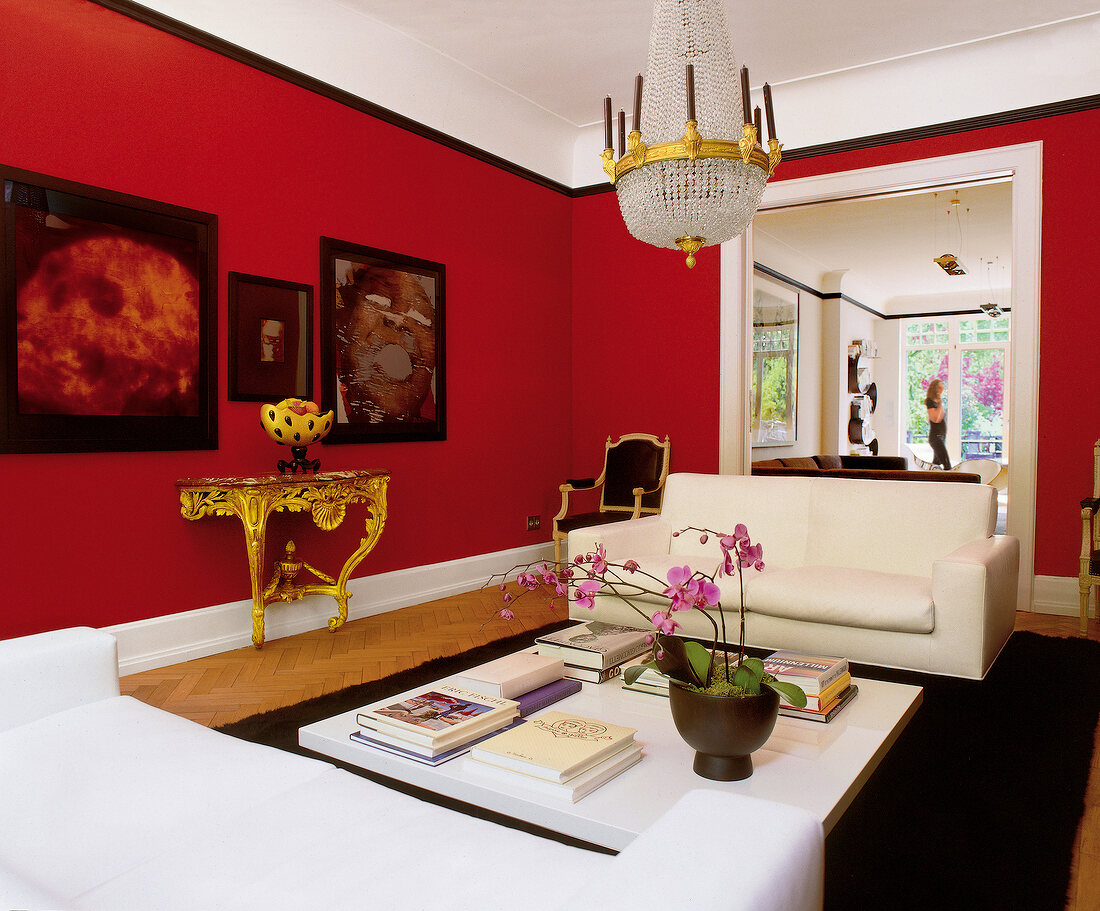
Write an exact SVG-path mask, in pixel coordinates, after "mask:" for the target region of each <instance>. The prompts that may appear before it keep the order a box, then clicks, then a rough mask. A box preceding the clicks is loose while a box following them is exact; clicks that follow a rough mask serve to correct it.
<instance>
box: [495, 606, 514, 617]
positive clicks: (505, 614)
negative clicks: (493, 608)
mask: <svg viewBox="0 0 1100 911" xmlns="http://www.w3.org/2000/svg"><path fill="white" fill-rule="evenodd" d="M498 616H499V617H500V618H501V619H502V620H515V619H516V615H515V614H514V613H512V611H510V610H509V609H508V608H506V607H502V608H501V609H500V611H499V613H498Z"/></svg>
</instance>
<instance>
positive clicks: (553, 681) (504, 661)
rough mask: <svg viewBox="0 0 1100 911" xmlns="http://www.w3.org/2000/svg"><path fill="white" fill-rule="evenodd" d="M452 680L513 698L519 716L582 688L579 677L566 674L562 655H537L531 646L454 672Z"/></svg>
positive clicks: (486, 692) (481, 691) (551, 703)
mask: <svg viewBox="0 0 1100 911" xmlns="http://www.w3.org/2000/svg"><path fill="white" fill-rule="evenodd" d="M451 682H452V683H454V684H456V685H457V686H462V687H465V688H466V689H468V690H473V691H474V692H477V693H484V694H485V695H487V696H499V697H501V698H502V699H514V700H516V702H518V703H519V716H520V718H523V717H525V716H527V715H530V714H531V713H532V712H537V711H539V709H544V708H546V707H547V706H548V705H553V704H554V703H555V702H558V701H559V700H561V699H564V698H565V697H566V696H571V695H573V693H576V692H578V691H579V690H580V688H581V682H580V681H579V680H573V679H571V678H569V677H566V676H565V662H564V661H563V660H562V659H561V658H555V657H553V656H551V655H540V654H539V653H538V652H537V651H536V650H535V649H534V648H532V649H530V650H529V651H523V652H516V653H515V654H512V655H505V656H504V657H502V658H497V659H496V660H495V661H487V662H486V663H485V664H479V665H478V666H477V667H472V668H470V669H469V670H468V671H464V672H463V673H461V674H456V675H455V676H454V677H452V678H451Z"/></svg>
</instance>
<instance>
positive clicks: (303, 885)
mask: <svg viewBox="0 0 1100 911" xmlns="http://www.w3.org/2000/svg"><path fill="white" fill-rule="evenodd" d="M220 736H224V735H220ZM227 739H228V738H227ZM459 761H461V760H459ZM261 782H263V778H262V777H258V778H257V783H261ZM260 790H261V791H262V790H263V788H262V787H261V788H260ZM613 862H614V858H613V857H611V856H609V855H607V854H598V853H595V852H591V851H585V850H582V849H580V848H573V847H569V846H566V845H564V844H560V843H559V842H556V841H551V840H549V839H543V838H539V837H538V836H535V835H530V834H527V833H525V832H519V831H516V830H514V829H510V828H506V827H504V826H500V825H497V824H496V823H493V822H489V821H487V820H484V819H477V818H475V817H472V816H467V815H465V814H463V813H459V812H456V811H454V810H450V809H446V808H444V807H440V806H436V805H435V804H432V803H428V802H426V801H422V800H419V799H417V798H415V797H412V796H410V795H408V794H404V793H402V792H400V791H395V790H391V789H390V788H387V787H384V786H382V785H380V784H376V783H374V782H372V781H368V780H366V779H364V778H360V777H358V776H356V775H352V774H351V773H350V772H344V771H341V770H337V769H332V770H329V771H328V772H326V773H325V775H324V776H322V777H321V778H317V779H314V780H313V781H309V782H305V783H303V784H301V785H299V786H298V787H296V788H293V789H292V790H290V791H286V792H284V793H281V794H278V795H275V796H272V797H271V798H269V799H266V800H263V801H262V802H261V803H259V804H258V805H257V806H254V807H251V808H249V809H247V810H246V811H244V812H237V813H217V814H214V815H212V817H211V825H210V827H209V830H208V831H207V832H206V833H205V834H204V835H203V837H201V838H194V839H187V840H186V841H180V842H179V843H178V844H176V845H174V846H173V847H172V848H171V849H170V850H167V851H164V852H162V853H161V854H160V855H158V856H157V857H155V858H153V859H152V860H150V861H148V862H146V863H143V864H142V865H141V866H139V867H137V868H136V869H134V870H131V871H129V872H128V873H126V874H124V875H123V876H121V877H118V878H117V879H113V880H110V881H107V882H104V883H103V884H102V885H101V886H99V887H98V888H96V889H94V890H92V891H91V892H89V893H87V894H86V895H83V896H81V898H80V899H79V900H78V901H77V902H76V905H75V906H76V908H77V909H89V911H103V909H106V908H110V909H112V911H172V909H179V911H195V909H204V911H217V909H226V911H282V909H286V911H291V909H313V908H315V909H323V911H360V909H364V908H380V909H384V908H395V909H397V908H399V909H424V911H439V909H448V911H464V909H469V911H490V909H502V911H503V909H506V908H517V907H523V908H524V909H531V911H544V909H549V908H555V907H560V906H561V904H562V897H563V895H567V894H568V893H570V892H574V891H576V889H577V888H578V887H580V886H582V885H583V883H585V882H587V881H590V880H599V879H600V878H601V877H602V876H605V875H609V874H610V867H611V865H612V864H613ZM166 883H170V884H171V886H170V887H169V888H166V887H165V884H166ZM149 896H156V901H155V902H153V903H150V900H149Z"/></svg>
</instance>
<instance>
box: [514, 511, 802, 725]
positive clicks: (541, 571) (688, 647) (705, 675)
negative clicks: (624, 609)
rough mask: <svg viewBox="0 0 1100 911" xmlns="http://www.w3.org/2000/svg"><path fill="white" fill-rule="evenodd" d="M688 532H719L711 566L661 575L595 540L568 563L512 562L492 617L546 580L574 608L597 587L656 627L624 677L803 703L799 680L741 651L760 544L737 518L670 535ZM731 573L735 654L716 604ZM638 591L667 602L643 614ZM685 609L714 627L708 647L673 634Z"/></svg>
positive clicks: (589, 600) (584, 604) (591, 599)
mask: <svg viewBox="0 0 1100 911" xmlns="http://www.w3.org/2000/svg"><path fill="white" fill-rule="evenodd" d="M687 533H696V534H698V535H699V543H700V544H706V543H707V541H709V540H710V539H711V538H716V539H717V541H718V546H719V547H720V549H721V552H722V559H721V560H720V561H719V563H718V566H717V567H716V568H715V570H714V572H713V573H709V574H708V573H705V572H703V571H701V570H693V569H692V568H691V567H690V566H687V565H684V566H674V567H672V568H671V569H670V570H669V571H668V573H667V576H666V579H665V580H664V581H662V580H661V579H659V578H658V577H657V576H654V575H652V574H650V573H648V572H646V571H645V570H644V569H642V567H641V566H639V564H638V563H637V562H636V561H634V560H626V561H624V562H622V563H615V562H612V561H610V560H608V559H607V552H606V550H605V549H604V546H603V544H598V545H597V546H596V550H595V551H593V552H592V553H587V554H579V555H577V557H576V558H574V560H573V563H572V565H570V566H566V567H557V566H553V567H552V566H551V565H550V564H548V563H541V564H529V565H527V566H525V567H522V568H520V567H517V568H515V569H513V572H515V571H516V569H520V572H519V574H518V576H517V577H516V581H517V582H518V583H519V586H520V588H521V591H520V592H519V593H518V594H513V593H512V592H510V591H508V586H507V585H506V583H505V582H504V581H501V583H500V589H501V591H503V592H504V601H505V606H504V607H503V608H501V609H500V610H499V611H498V612H497V614H496V616H499V617H502V618H504V619H505V620H511V619H514V617H515V613H514V611H513V610H512V607H511V605H512V604H514V603H515V601H516V600H517V599H518V598H521V597H522V596H523V595H524V594H526V593H527V592H530V591H535V590H536V589H538V588H541V587H544V586H545V587H549V588H550V589H551V590H552V591H553V593H554V595H555V597H563V598H571V600H572V601H573V603H574V604H576V605H577V606H578V607H581V608H586V609H588V610H591V609H592V608H593V607H595V596H596V595H597V594H600V595H603V596H606V595H611V596H614V597H618V598H620V599H621V600H622V601H623V602H624V603H626V604H627V605H628V606H629V607H630V608H631V609H632V610H633V611H634V612H635V613H637V614H638V615H639V616H640V617H642V618H643V619H644V620H646V621H647V622H648V623H650V624H652V626H653V628H654V633H653V634H652V635H651V636H648V637H647V640H646V641H647V642H648V643H649V645H650V647H651V652H650V660H648V661H646V662H644V663H642V664H638V665H633V666H631V667H629V668H627V669H626V671H625V673H624V676H625V678H626V681H627V682H628V683H632V682H633V681H634V680H635V679H637V677H638V676H640V675H641V674H642V673H643V672H644V671H645V669H646V668H647V667H648V668H654V669H656V670H658V671H660V672H661V673H662V674H664V675H666V676H667V677H671V678H672V679H674V680H678V681H680V682H681V683H683V684H685V685H687V686H690V687H695V688H698V689H700V690H703V691H704V692H708V693H712V694H715V695H724V696H756V695H759V694H760V692H761V688H762V687H768V688H770V689H772V690H775V691H776V692H777V693H779V695H780V696H782V697H783V698H784V699H786V700H787V701H788V702H790V703H791V704H792V705H796V706H799V707H802V706H805V705H806V694H805V693H803V691H802V690H801V689H800V688H799V687H798V686H795V685H794V684H791V683H785V682H783V681H779V680H776V679H775V677H773V676H772V675H771V674H769V673H767V672H766V671H765V670H764V662H763V661H761V660H760V659H759V658H753V657H750V656H746V655H745V587H744V578H743V576H742V572H743V571H744V570H746V569H750V568H751V569H755V570H756V571H758V572H759V571H761V570H763V569H764V549H763V547H762V546H761V545H760V544H753V543H752V541H751V540H750V538H749V533H748V529H747V528H745V526H744V525H740V524H739V525H737V526H736V527H735V528H734V530H733V533H732V534H725V533H721V532H715V531H711V530H710V529H706V528H695V527H690V528H685V529H682V530H681V531H677V532H674V533H673V536H674V537H676V536H679V535H681V534H687ZM507 575H511V574H510V573H509V574H506V576H505V578H506V577H507ZM734 575H736V576H737V586H738V596H739V597H738V602H739V605H738V606H739V620H740V630H739V634H738V643H737V652H736V655H733V654H732V653H731V651H730V646H729V644H728V637H727V636H726V615H725V612H724V611H722V605H721V596H722V591H721V589H720V588H719V586H718V583H717V581H716V580H717V579H719V578H721V577H723V576H727V577H732V576H734ZM570 589H572V594H570ZM642 595H650V596H657V597H660V598H665V599H667V602H668V603H667V605H666V606H663V607H662V608H661V609H660V610H657V611H655V612H654V613H653V614H652V615H650V616H647V615H646V614H645V613H644V612H643V611H642V610H641V608H639V607H638V605H637V603H636V602H635V601H634V600H632V599H634V598H637V597H639V596H642ZM691 610H698V611H701V612H702V614H703V616H704V617H706V618H707V620H708V621H709V623H710V625H711V627H712V628H713V630H714V641H713V643H712V644H711V647H710V648H709V649H707V648H706V647H705V646H704V645H702V644H701V643H699V642H696V641H694V640H691V639H682V638H680V637H678V636H677V635H676V631H677V630H678V629H680V628H681V624H680V623H679V621H678V620H677V615H679V614H681V613H682V612H684V611H691ZM712 610H714V611H716V612H717V615H718V620H717V621H716V620H715V619H714V616H712V614H711V611H712Z"/></svg>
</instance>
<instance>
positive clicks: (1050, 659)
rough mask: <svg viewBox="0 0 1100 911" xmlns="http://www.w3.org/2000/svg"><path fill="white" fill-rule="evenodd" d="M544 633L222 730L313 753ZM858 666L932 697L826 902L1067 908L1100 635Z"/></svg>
mask: <svg viewBox="0 0 1100 911" xmlns="http://www.w3.org/2000/svg"><path fill="white" fill-rule="evenodd" d="M565 625H567V622H565V623H561V624H555V626H553V627H547V628H546V629H547V630H549V629H554V628H560V627H562V626H565ZM534 635H535V634H534V633H527V634H521V635H519V636H514V637H510V638H509V639H504V640H500V641H498V642H494V643H491V644H490V645H487V646H483V647H481V648H478V649H474V650H473V651H470V652H466V653H465V654H463V655H459V656H456V657H454V658H443V659H437V660H435V661H430V662H428V663H427V664H423V665H421V666H419V667H416V668H413V669H411V670H408V671H403V672H402V673H400V674H395V675H393V676H392V677H387V678H385V679H383V680H379V681H376V682H374V683H367V684H362V685H361V686H358V687H351V688H349V689H347V690H341V691H339V692H336V693H330V694H327V695H325V696H320V697H318V698H316V699H311V700H309V701H308V702H303V703H300V704H298V705H294V706H290V707H288V708H285V709H277V710H276V711H273V712H267V713H265V714H263V715H256V716H253V717H252V718H246V719H244V720H242V721H239V722H236V723H234V724H231V725H227V726H226V727H223V728H221V730H222V731H224V732H225V733H228V734H232V735H234V736H236V737H242V738H244V739H246V740H252V741H255V742H257V743H265V744H268V745H270V746H276V747H279V748H281V749H284V750H289V751H291V752H296V753H302V754H304V755H311V754H309V752H308V751H306V750H303V749H302V748H301V747H299V746H298V728H299V727H301V726H303V725H306V724H310V723H312V722H314V721H318V720H320V719H322V718H327V717H329V716H330V715H335V714H338V713H340V712H344V711H348V710H350V709H352V708H355V707H357V706H360V705H364V704H365V703H367V702H372V701H374V700H375V699H382V698H384V697H386V696H389V695H393V694H395V693H398V692H401V691H403V690H406V689H409V688H411V687H414V686H417V685H418V684H421V683H427V682H429V681H431V680H435V679H437V678H439V677H442V676H445V675H447V674H450V673H454V672H457V671H460V670H464V669H466V668H468V667H471V666H473V665H475V664H479V663H481V662H482V661H488V660H490V659H491V658H494V657H497V656H499V655H502V654H506V653H507V652H509V651H514V650H516V649H518V648H521V647H522V646H524V645H527V644H529V643H530V642H531V640H532V639H533V637H534ZM853 672H854V673H855V674H856V675H857V676H865V677H876V678H879V679H884V680H893V681H895V682H899V683H913V684H917V685H919V686H923V687H924V702H923V704H922V706H921V708H920V710H919V711H918V712H917V715H916V717H915V718H914V719H913V721H912V722H910V724H909V726H908V727H907V728H906V729H905V731H903V732H902V734H901V736H900V737H899V738H898V741H897V743H896V744H895V745H894V747H893V749H892V750H890V752H889V753H888V754H887V755H886V757H885V759H884V760H883V762H882V764H881V765H880V766H879V768H878V769H877V770H876V771H875V773H874V775H872V776H871V779H870V781H868V783H867V784H866V785H865V786H864V788H863V790H862V791H861V792H860V794H859V795H858V796H857V798H856V800H855V801H854V802H853V804H852V806H851V807H850V808H849V809H848V811H847V812H846V813H845V814H844V816H843V817H842V818H841V820H840V822H839V823H838V824H837V826H836V827H835V828H834V829H833V831H832V832H831V833H830V835H829V837H828V838H827V839H826V844H825V848H826V863H825V871H826V872H825V897H826V901H825V907H826V909H828V911H857V909H859V911H861V909H865V908H876V909H891V911H898V909H918V908H919V909H928V908H945V909H955V908H969V909H1007V908H1022V909H1023V908H1026V909H1028V911H1044V909H1051V911H1057V909H1061V908H1063V907H1064V904H1065V895H1066V892H1067V889H1068V885H1069V878H1070V864H1071V862H1072V858H1073V841H1074V837H1075V834H1076V830H1077V825H1078V822H1079V821H1080V819H1081V817H1082V815H1083V813H1084V796H1085V788H1086V785H1087V782H1088V775H1089V765H1090V762H1091V758H1092V751H1093V741H1094V732H1095V729H1096V724H1097V719H1098V717H1100V643H1097V642H1091V641H1087V640H1082V639H1057V638H1053V637H1048V636H1040V635H1037V634H1034V633H1027V632H1020V633H1016V634H1014V635H1013V636H1012V638H1011V639H1010V640H1009V642H1008V645H1007V646H1006V647H1005V650H1004V652H1003V653H1002V654H1001V656H1000V657H999V658H998V659H997V661H996V663H995V664H994V666H993V668H992V670H991V671H990V673H989V675H988V676H987V677H986V679H985V680H983V681H980V682H979V681H971V680H958V679H955V678H951V677H936V676H932V675H929V674H917V673H912V672H908V671H891V670H887V669H883V668H876V667H872V666H868V665H853ZM353 771H354V770H353ZM368 777H369V776H368ZM385 783H387V784H389V785H391V786H394V783H393V782H389V781H386V782H385ZM700 784H701V785H703V786H705V785H706V782H703V781H702V780H700ZM402 789H403V790H407V791H409V792H410V793H414V794H416V795H417V796H421V797H422V796H424V795H423V793H422V792H419V791H417V790H415V789H410V788H402ZM458 809H462V810H463V811H465V812H471V813H474V814H475V815H480V816H484V817H486V818H491V819H497V820H498V821H500V820H499V818H498V817H496V816H494V815H493V814H487V813H485V812H484V811H481V810H480V809H479V808H475V807H469V806H468V805H464V806H462V807H458ZM731 831H732V830H731ZM541 834H546V833H541ZM559 840H565V841H569V840H568V839H559ZM571 843H572V842H571ZM731 852H733V854H731V858H732V856H734V855H735V848H733V847H731ZM731 887H736V883H735V882H733V883H731Z"/></svg>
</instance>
